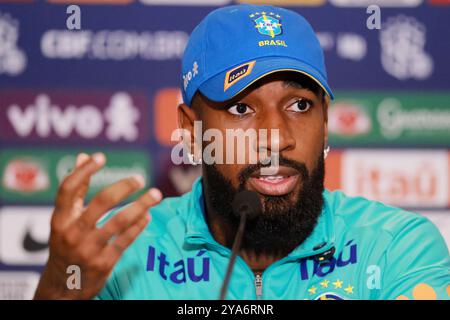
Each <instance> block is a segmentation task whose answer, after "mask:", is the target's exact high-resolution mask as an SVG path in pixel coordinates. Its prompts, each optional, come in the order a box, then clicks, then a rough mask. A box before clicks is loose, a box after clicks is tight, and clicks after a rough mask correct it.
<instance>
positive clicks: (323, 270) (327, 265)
mask: <svg viewBox="0 0 450 320" xmlns="http://www.w3.org/2000/svg"><path fill="white" fill-rule="evenodd" d="M357 251H358V245H357V244H356V243H353V240H350V241H348V242H347V243H346V244H345V247H344V248H343V249H342V251H341V252H340V253H339V255H338V256H337V258H335V257H334V256H333V257H331V258H330V259H328V260H326V261H324V262H319V261H317V260H316V259H313V268H312V270H311V268H310V267H309V268H308V266H311V264H309V263H308V261H311V260H310V259H302V260H301V261H300V275H301V278H302V280H308V279H309V278H310V277H311V278H312V277H314V276H317V277H319V278H322V277H325V276H326V275H328V274H330V273H332V272H333V271H334V270H335V269H337V268H344V267H346V266H348V265H351V264H355V263H357V262H358V255H357ZM310 272H311V273H310Z"/></svg>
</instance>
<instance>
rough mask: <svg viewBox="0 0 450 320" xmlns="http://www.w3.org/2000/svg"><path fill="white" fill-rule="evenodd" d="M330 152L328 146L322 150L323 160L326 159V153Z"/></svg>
mask: <svg viewBox="0 0 450 320" xmlns="http://www.w3.org/2000/svg"><path fill="white" fill-rule="evenodd" d="M329 152H330V146H327V147H326V148H325V149H323V158H324V159H326V158H327V157H328V153H329Z"/></svg>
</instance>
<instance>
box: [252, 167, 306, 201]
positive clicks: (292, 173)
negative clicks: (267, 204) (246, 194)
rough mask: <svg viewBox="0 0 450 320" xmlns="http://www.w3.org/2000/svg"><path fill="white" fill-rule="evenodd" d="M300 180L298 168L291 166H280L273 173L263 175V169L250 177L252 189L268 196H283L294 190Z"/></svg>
mask: <svg viewBox="0 0 450 320" xmlns="http://www.w3.org/2000/svg"><path fill="white" fill-rule="evenodd" d="M298 180H299V173H298V171H297V170H295V169H293V168H290V167H279V169H278V171H277V172H276V173H275V174H272V175H261V171H256V172H254V173H253V174H252V175H251V176H250V178H249V179H248V184H249V187H250V188H251V189H253V190H254V191H257V192H258V193H261V194H264V195H268V196H282V195H285V194H288V193H290V192H292V190H294V188H295V186H296V184H297V182H298Z"/></svg>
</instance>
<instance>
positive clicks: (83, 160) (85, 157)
mask: <svg viewBox="0 0 450 320" xmlns="http://www.w3.org/2000/svg"><path fill="white" fill-rule="evenodd" d="M88 160H89V155H87V154H86V153H80V154H78V155H77V160H76V162H75V168H79V167H81V166H82V165H83V164H85V163H86V161H88Z"/></svg>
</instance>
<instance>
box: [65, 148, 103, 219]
mask: <svg viewBox="0 0 450 320" xmlns="http://www.w3.org/2000/svg"><path fill="white" fill-rule="evenodd" d="M105 162H106V157H105V155H104V154H103V153H95V154H94V155H93V156H92V157H90V159H89V160H87V161H85V162H84V163H83V164H81V165H80V166H79V167H77V168H75V170H74V171H73V172H72V173H71V174H70V175H69V176H67V177H66V178H65V179H64V180H63V182H62V183H61V185H60V186H59V190H58V194H57V197H56V208H57V209H58V210H56V211H57V212H59V211H63V212H64V213H68V212H71V209H72V208H73V206H74V202H75V201H76V199H77V198H79V197H80V195H79V192H80V189H81V190H82V189H83V187H84V188H86V184H89V178H90V177H91V176H92V175H93V174H94V173H95V172H97V171H98V170H99V169H101V168H102V167H103V165H104V164H105ZM82 196H84V195H82Z"/></svg>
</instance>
